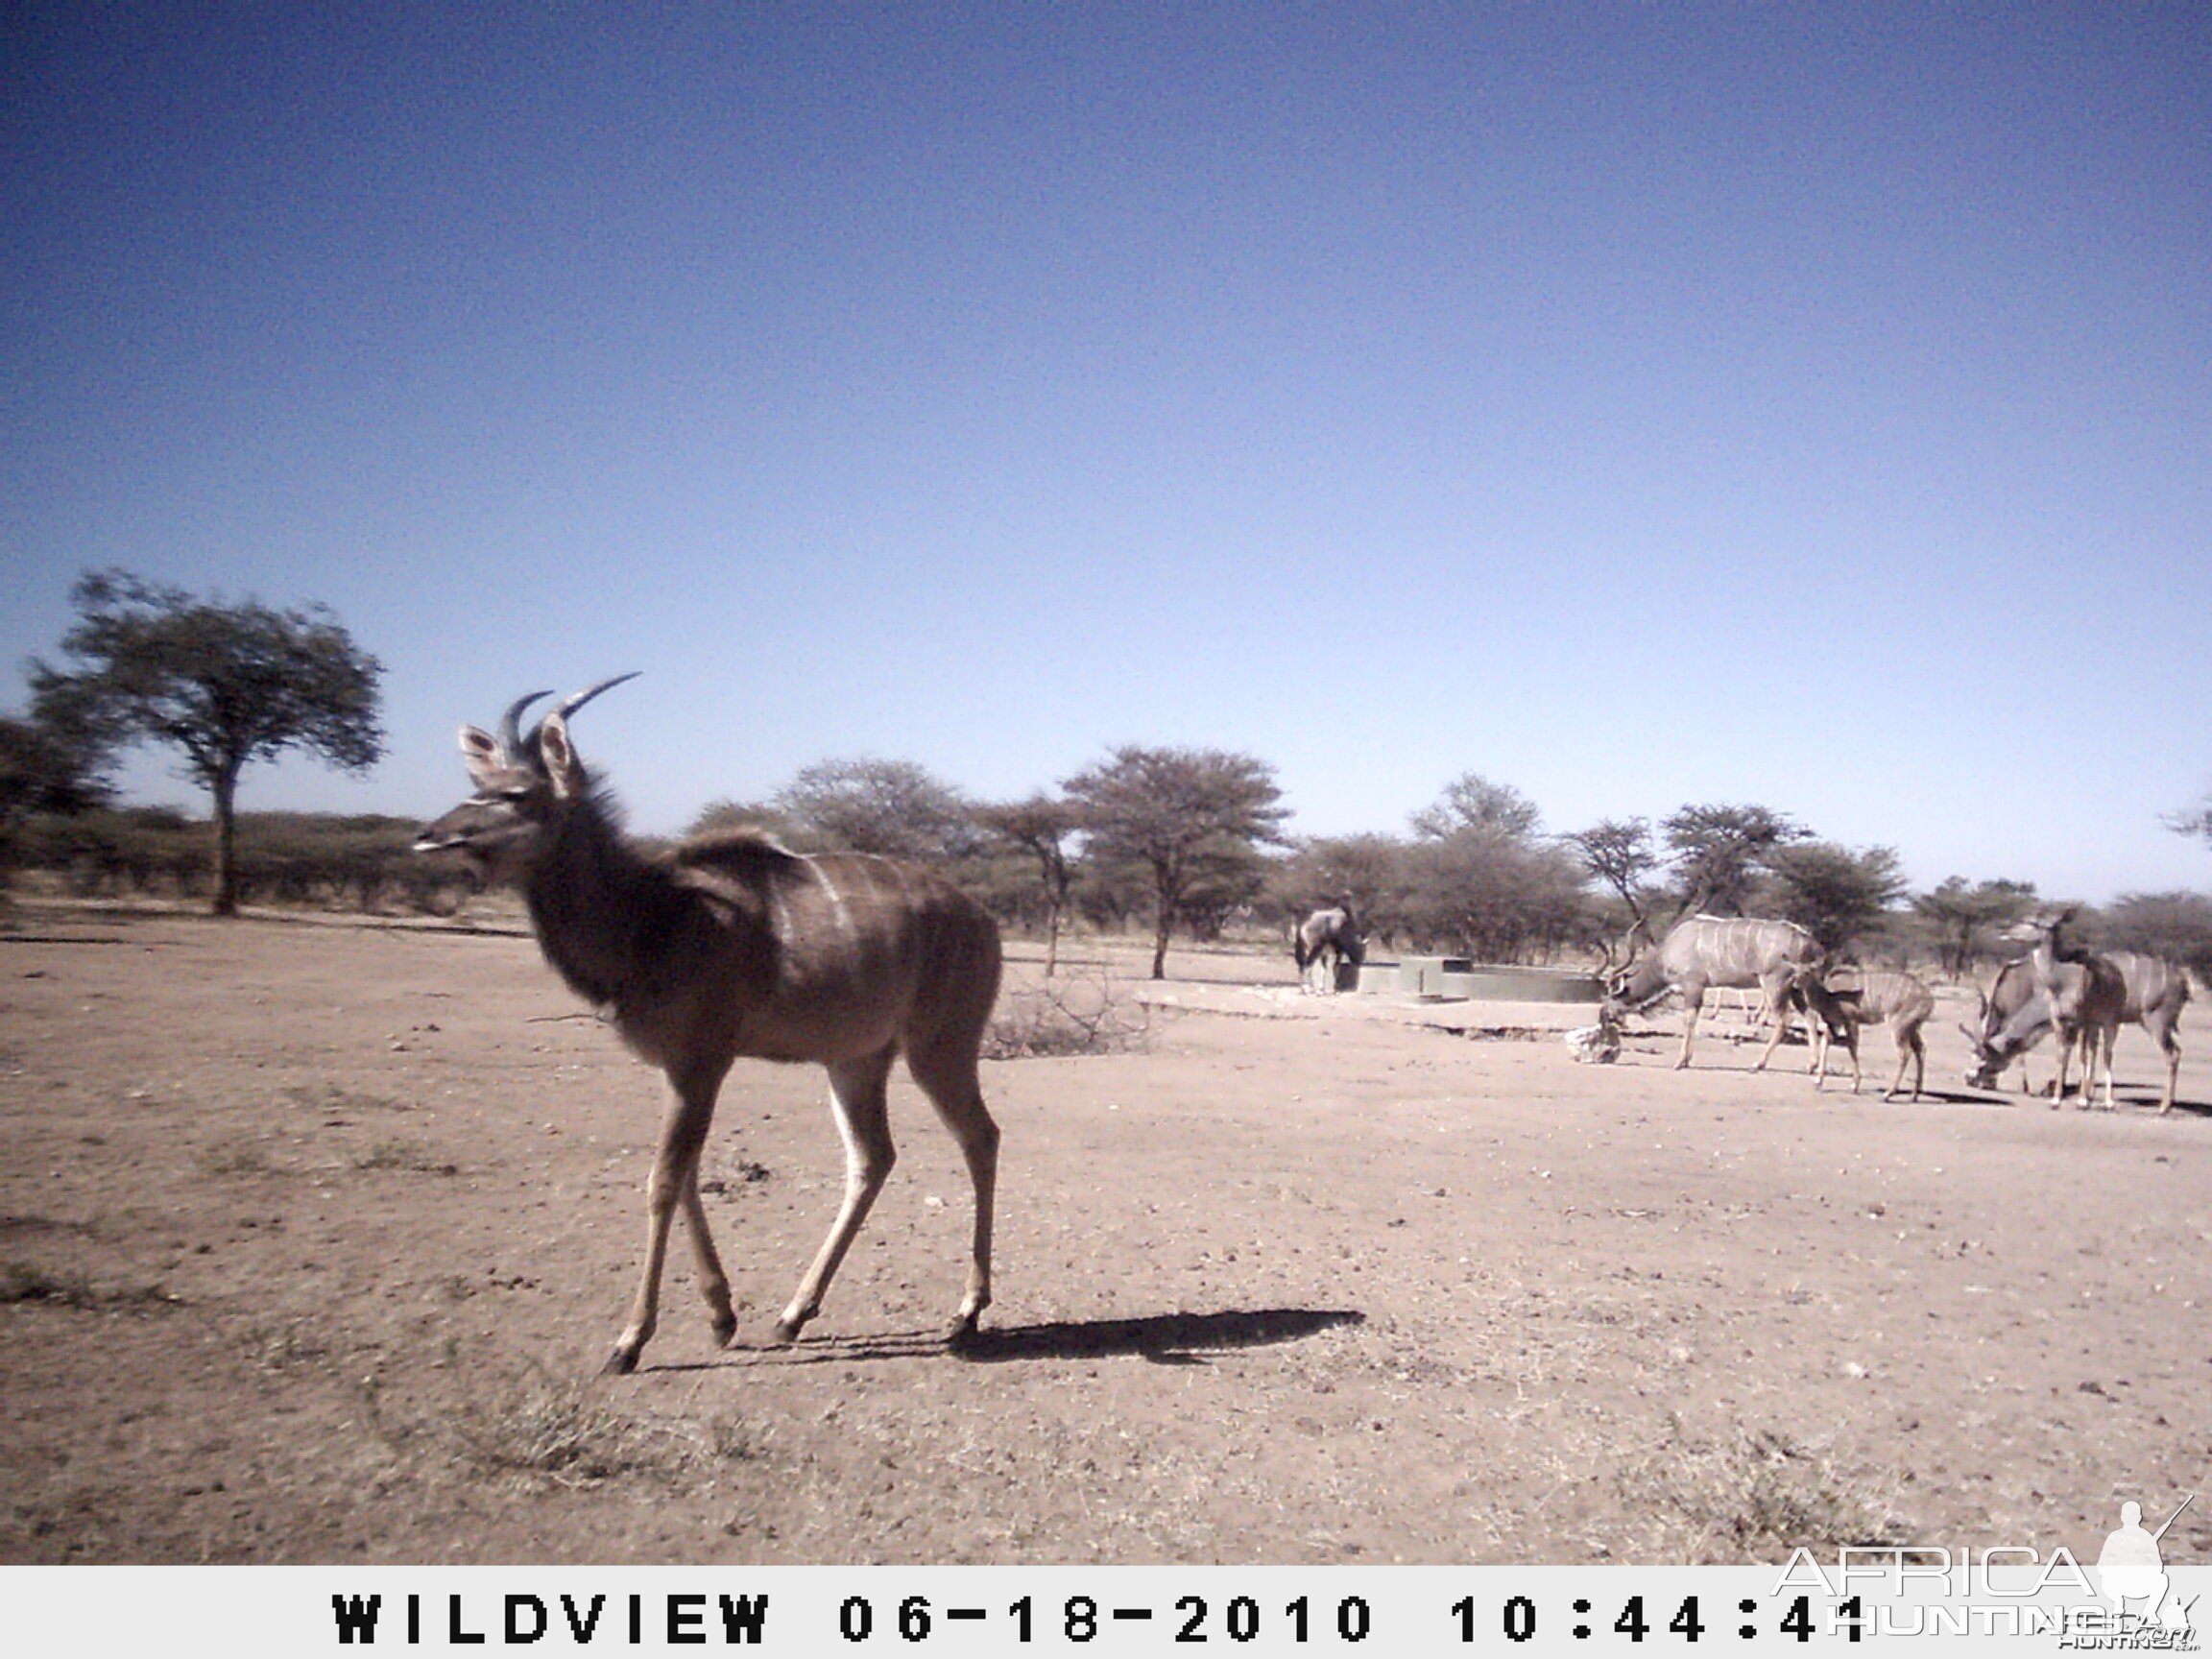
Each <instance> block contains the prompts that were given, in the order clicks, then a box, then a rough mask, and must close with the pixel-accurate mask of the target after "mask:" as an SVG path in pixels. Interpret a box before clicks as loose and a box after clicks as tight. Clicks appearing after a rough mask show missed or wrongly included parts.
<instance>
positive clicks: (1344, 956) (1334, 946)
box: [1290, 904, 1367, 992]
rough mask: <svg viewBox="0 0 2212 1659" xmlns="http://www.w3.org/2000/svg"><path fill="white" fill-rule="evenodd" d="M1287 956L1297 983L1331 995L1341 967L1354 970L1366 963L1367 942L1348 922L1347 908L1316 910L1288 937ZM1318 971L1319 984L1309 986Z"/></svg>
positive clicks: (1356, 928) (1352, 921)
mask: <svg viewBox="0 0 2212 1659" xmlns="http://www.w3.org/2000/svg"><path fill="white" fill-rule="evenodd" d="M1290 955H1291V957H1292V959H1293V960H1295V961H1296V962H1297V964H1298V980H1299V983H1300V984H1301V985H1302V986H1303V987H1304V988H1305V989H1306V990H1309V991H1311V990H1315V989H1319V990H1322V991H1332V992H1333V991H1334V990H1335V989H1336V985H1337V980H1338V977H1339V974H1340V973H1341V970H1342V967H1343V964H1345V963H1347V962H1349V963H1351V964H1352V966H1353V967H1355V968H1357V967H1358V966H1359V964H1360V963H1361V962H1363V961H1365V960H1366V957H1367V941H1366V939H1365V938H1364V937H1362V936H1361V934H1360V932H1359V925H1358V923H1357V922H1355V921H1354V920H1353V919H1352V908H1351V906H1350V905H1349V904H1340V905H1338V906H1336V907H1335V908H1334V909H1331V910H1316V911H1314V912H1313V914H1312V915H1310V916H1309V917H1307V918H1306V920H1305V921H1303V922H1301V923H1300V924H1299V925H1298V926H1297V927H1296V928H1295V929H1293V930H1292V932H1291V934H1290ZM1316 963H1318V964H1319V965H1320V967H1321V970H1322V974H1321V984H1320V985H1319V986H1318V987H1316V986H1315V985H1314V983H1313V980H1314V974H1313V968H1314V965H1315V964H1316Z"/></svg>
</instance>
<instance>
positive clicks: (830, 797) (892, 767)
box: [774, 760, 977, 860]
mask: <svg viewBox="0 0 2212 1659" xmlns="http://www.w3.org/2000/svg"><path fill="white" fill-rule="evenodd" d="M774 805H775V809H776V811H777V812H778V813H779V814H780V815H781V817H782V818H783V819H784V820H785V821H786V822H788V823H790V824H791V825H793V826H795V827H796V828H797V829H799V831H800V832H801V835H802V836H803V837H804V838H805V839H806V840H808V841H810V842H813V843H816V844H819V845H824V846H829V847H838V848H844V849H846V850H848V851H851V852H854V853H876V854H881V855H882V856H884V857H887V858H917V859H931V858H933V859H945V860H954V859H959V858H964V857H966V856H967V855H968V854H971V853H973V852H974V850H975V844H976V840H977V836H976V833H975V825H974V817H973V808H972V807H971V806H970V805H969V802H968V799H967V797H966V796H964V795H962V794H961V793H960V791H959V790H958V789H956V788H954V787H953V786H952V785H951V784H950V783H948V782H946V781H944V780H943V779H941V778H938V777H937V776H936V775H935V774H933V773H931V772H930V771H929V770H928V769H927V768H926V767H924V766H920V765H917V764H916V763H915V762H914V761H912V760H818V761H816V762H815V763H814V764H813V765H811V766H805V767H802V768H801V769H800V770H799V771H798V772H797V773H795V774H794V775H793V776H792V779H791V781H790V782H788V783H786V784H785V785H784V786H783V787H782V788H781V789H780V790H778V791H777V792H776V799H775V802H774Z"/></svg>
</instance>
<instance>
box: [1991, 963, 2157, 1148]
mask: <svg viewBox="0 0 2212 1659" xmlns="http://www.w3.org/2000/svg"><path fill="white" fill-rule="evenodd" d="M2097 956H2098V959H2099V960H2100V961H2103V962H2104V963H2105V964H2107V965H2108V966H2109V967H2111V968H2112V970H2113V971H2114V972H2116V973H2117V974H2119V975H2120V982H2121V985H2122V986H2123V987H2124V989H2125V992H2126V998H2125V1000H2124V1001H2123V1003H2122V1005H2121V1009H2120V1018H2119V1023H2120V1024H2122V1025H2140V1026H2142V1027H2143V1029H2144V1030H2145V1031H2147V1032H2148V1033H2150V1036H2151V1040H2152V1042H2153V1043H2155V1044H2157V1045H2158V1051H2159V1052H2160V1053H2161V1054H2163V1055H2164V1056H2165V1057H2166V1088H2165V1092H2164V1093H2163V1094H2161V1096H2160V1098H2159V1104H2158V1110H2159V1112H2160V1113H2161V1114H2164V1113H2168V1112H2171V1111H2173V1110H2174V1094H2175V1089H2176V1085H2177V1083H2178V1081H2179V1078H2180V1072H2181V1039H2180V1035H2179V1032H2178V1029H2177V1027H2178V1026H2179V1024H2180V1021H2181V1010H2182V1009H2183V1008H2185V1007H2186V1006H2187V1005H2188V1002H2189V975H2188V974H2186V973H2185V972H2183V971H2182V969H2180V968H2179V967H2178V966H2176V964H2174V963H2172V962H2168V961H2166V960H2164V959H2163V958H2161V957H2157V956H2140V955H2137V954H2136V953H2135V952H2134V951H2132V950H2100V951H2098V952H2097ZM2058 972H2059V973H2060V974H2069V973H2070V972H2079V970H2075V969H2074V968H2073V965H2072V964H2067V963H2061V964H2060V965H2059V968H2058ZM2050 1029H2051V1005H2050V1003H2049V1002H2048V1001H2047V1000H2045V999H2044V997H2043V993H2042V989H2041V987H2040V986H2038V985H2037V984H2036V983H2035V965H2034V963H2033V962H2032V961H2031V960H2030V959H2029V958H2028V957H2025V956H2023V957H2020V958H2019V959H2017V960H2016V961H2012V962H2008V963H2006V964H2005V966H2004V968H2003V969H2002V970H2001V971H2000V972H1999V973H1998V975H1997V982H1996V984H1994V985H1992V986H1991V987H1990V989H1989V995H1988V997H1987V998H1984V1001H1983V1007H1982V1028H1981V1029H1980V1030H1979V1031H1977V1030H1975V1029H1974V1027H1972V1026H1970V1025H1964V1024H1961V1025H1960V1030H1962V1031H1964V1032H1965V1033H1966V1037H1967V1041H1969V1042H1970V1043H1972V1044H1973V1045H1974V1061H1975V1063H1974V1064H1973V1065H1972V1066H1971V1067H1969V1068H1968V1069H1967V1071H1966V1081H1967V1082H1968V1083H1970V1084H1972V1085H1973V1086H1974V1087H1975V1088H1977V1089H1994V1088H1996V1087H1997V1079H1998V1077H1999V1076H2000V1075H2001V1074H2002V1073H2003V1072H2004V1070H2005V1068H2006V1067H2008V1066H2009V1065H2010V1064H2011V1063H2012V1062H2013V1060H2015V1059H2016V1058H2018V1057H2019V1056H2021V1055H2022V1054H2024V1053H2025V1052H2026V1051H2027V1050H2028V1049H2029V1048H2031V1047H2032V1046H2034V1045H2035V1044H2036V1043H2038V1042H2040V1041H2041V1040H2042V1038H2043V1036H2044V1034H2045V1033H2046V1032H2048V1031H2049V1030H2050ZM2021 1087H2022V1088H2028V1087H2029V1086H2028V1081H2027V1078H2026V1077H2025V1076H2023V1077H2022V1079H2021ZM2051 1088H2052V1093H2053V1094H2057V1093H2058V1091H2059V1085H2058V1083H2057V1082H2056V1081H2054V1082H2053V1083H2052V1086H2051ZM2029 1092H2030V1093H2031V1094H2032V1093H2033V1090H2032V1089H2029Z"/></svg>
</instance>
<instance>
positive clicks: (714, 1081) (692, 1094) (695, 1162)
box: [601, 1068, 737, 1376]
mask: <svg viewBox="0 0 2212 1659" xmlns="http://www.w3.org/2000/svg"><path fill="white" fill-rule="evenodd" d="M668 1085H669V1097H668V1110H667V1114H666V1116H665V1117H663V1118H662V1119H661V1146H660V1149H659V1151H657V1152H656V1153H655V1154H654V1157H653V1170H652V1173H651V1174H649V1175H648V1176H646V1178H645V1268H644V1271H643V1273H642V1274H641V1275H640V1276H639V1278H638V1281H637V1298H636V1300H635V1301H633V1302H632V1303H631V1305H630V1320H629V1323H628V1324H626V1325H625V1326H624V1327H623V1328H622V1334H621V1335H620V1336H618V1337H616V1338H615V1341H614V1352H613V1354H611V1355H610V1356H608V1358H607V1363H606V1365H605V1366H603V1367H602V1368H601V1369H602V1374H603V1375H606V1376H621V1375H623V1374H625V1373H627V1372H631V1371H635V1370H636V1369H637V1356H638V1354H639V1353H640V1352H642V1351H643V1349H644V1347H645V1344H646V1342H647V1341H648V1340H650V1339H651V1337H652V1335H653V1331H654V1328H655V1326H656V1325H658V1324H659V1323H660V1316H661V1268H662V1267H663V1266H664V1265H665V1264H666V1262H667V1260H668V1228H669V1224H670V1223H671V1222H672V1221H673V1220H674V1219H675V1216H676V1209H677V1206H678V1205H682V1206H683V1208H684V1213H685V1215H686V1216H687V1217H688V1224H689V1226H690V1228H691V1238H692V1242H693V1246H694V1248H695V1250H696V1252H697V1255H698V1259H699V1280H700V1288H701V1289H702V1290H703V1291H705V1293H706V1296H707V1302H708V1306H709V1308H710V1309H711V1310H712V1311H713V1316H714V1335H715V1340H716V1341H717V1342H726V1341H728V1340H729V1339H730V1334H731V1333H732V1332H733V1331H734V1330H736V1328H737V1321H736V1316H735V1315H734V1313H733V1312H732V1310H731V1307H730V1281H729V1278H728V1277H727V1275H725V1274H724V1273H723V1271H722V1262H721V1259H720V1258H719V1257H717V1256H716V1255H715V1254H714V1245H713V1241H712V1240H711V1239H709V1238H708V1236H707V1212H706V1209H705V1208H704V1206H702V1205H701V1204H700V1202H699V1149H700V1147H701V1146H703V1145H705V1144H706V1141H707V1130H708V1127H709V1125H710V1124H711V1123H712V1122H713V1121H714V1094H715V1091H716V1090H718V1089H720V1088H721V1086H722V1069H721V1068H713V1069H710V1070H706V1071H702V1072H701V1073H699V1074H698V1075H696V1076H690V1077H684V1078H678V1077H674V1076H671V1077H670V1078H669V1080H668Z"/></svg>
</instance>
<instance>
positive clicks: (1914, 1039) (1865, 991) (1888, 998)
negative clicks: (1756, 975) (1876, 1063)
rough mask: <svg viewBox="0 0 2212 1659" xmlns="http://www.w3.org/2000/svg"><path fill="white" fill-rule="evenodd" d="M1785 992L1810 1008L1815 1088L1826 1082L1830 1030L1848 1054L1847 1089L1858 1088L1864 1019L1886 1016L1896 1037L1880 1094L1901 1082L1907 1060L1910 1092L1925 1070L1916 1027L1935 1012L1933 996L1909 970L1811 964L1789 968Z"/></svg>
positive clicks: (1890, 1093)
mask: <svg viewBox="0 0 2212 1659" xmlns="http://www.w3.org/2000/svg"><path fill="white" fill-rule="evenodd" d="M1787 991H1788V993H1789V994H1792V995H1794V996H1796V997H1799V998H1803V999H1804V1002H1805V1006H1806V1008H1807V1009H1808V1010H1809V1011H1810V1012H1811V1013H1812V1014H1813V1016H1814V1021H1813V1075H1814V1079H1815V1081H1814V1084H1813V1087H1814V1088H1815V1089H1825V1088H1826V1087H1827V1086H1828V1046H1829V1041H1830V1033H1832V1032H1833V1033H1836V1034H1838V1035H1839V1036H1840V1037H1841V1038H1842V1040H1843V1050H1844V1052H1845V1053H1847V1054H1849V1055H1850V1056H1851V1093H1852V1094H1858V1093H1859V1032H1860V1028H1861V1027H1863V1026H1866V1025H1879V1024H1882V1023H1883V1022H1887V1023H1888V1026H1889V1034H1890V1036H1891V1037H1893V1038H1894V1039H1895V1040H1896V1043H1897V1075H1896V1076H1894V1077H1892V1078H1891V1079H1890V1080H1889V1087H1888V1089H1887V1091H1885V1092H1884V1094H1883V1095H1882V1098H1883V1099H1885V1100H1894V1099H1895V1098H1896V1097H1897V1092H1898V1091H1899V1090H1900V1089H1902V1088H1904V1087H1905V1065H1906V1062H1907V1061H1908V1060H1910V1061H1911V1065H1912V1098H1913V1099H1915V1100H1917V1099H1919V1098H1920V1089H1921V1085H1922V1083H1923V1082H1924V1081H1925V1080H1926V1078H1927V1074H1928V1047H1927V1045H1926V1044H1924V1043H1923V1042H1921V1040H1920V1027H1921V1026H1923V1025H1925V1024H1927V1023H1928V1019H1929V1016H1930V1015H1932V1014H1934V1013H1935V1012H1936V998H1935V995H1934V993H1932V992H1931V991H1930V990H1929V989H1928V987H1927V986H1925V985H1923V984H1922V983H1921V982H1920V981H1919V980H1917V979H1915V978H1914V977H1913V976H1912V975H1911V974H1901V973H1898V972H1896V971H1895V970H1892V969H1888V968H1834V969H1830V970H1829V971H1828V972H1826V973H1822V972H1821V971H1820V969H1819V968H1818V967H1817V966H1815V967H1809V968H1797V969H1793V970H1792V971H1791V976H1790V983H1789V985H1788V987H1787Z"/></svg>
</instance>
